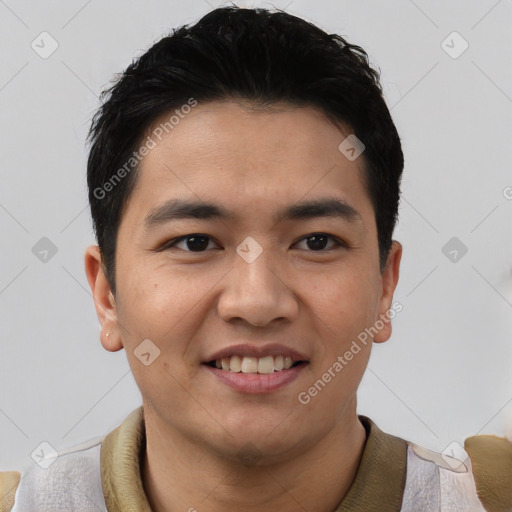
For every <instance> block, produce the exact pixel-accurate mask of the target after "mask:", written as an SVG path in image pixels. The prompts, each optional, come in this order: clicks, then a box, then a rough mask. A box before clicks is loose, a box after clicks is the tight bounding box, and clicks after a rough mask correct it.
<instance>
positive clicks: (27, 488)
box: [0, 438, 105, 512]
mask: <svg viewBox="0 0 512 512" xmlns="http://www.w3.org/2000/svg"><path fill="white" fill-rule="evenodd" d="M102 440H103V438H95V439H93V440H90V441H88V442H85V443H81V444H79V445H75V446H73V447H71V448H68V449H66V450H60V451H58V452H57V451H55V452H54V453H51V454H46V455H44V454H43V458H42V459H41V460H39V461H38V462H37V463H33V464H30V465H28V466H27V467H25V468H23V470H22V471H21V472H19V471H7V472H3V473H0V512H11V511H12V512H16V511H18V510H19V511H21V510H40V511H42V510H56V509H59V510H60V508H59V506H61V505H62V504H65V505H66V506H67V509H68V510H83V511H84V512H85V511H89V510H94V511H98V510H105V508H104V501H103V493H102V488H101V474H100V451H101V444H102ZM78 490H79V491H80V492H78ZM91 507H93V508H91Z"/></svg>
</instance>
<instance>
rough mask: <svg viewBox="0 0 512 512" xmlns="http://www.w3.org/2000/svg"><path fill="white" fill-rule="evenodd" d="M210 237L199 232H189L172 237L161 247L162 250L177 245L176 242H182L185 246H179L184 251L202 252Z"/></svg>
mask: <svg viewBox="0 0 512 512" xmlns="http://www.w3.org/2000/svg"><path fill="white" fill-rule="evenodd" d="M211 240H212V239H211V237H209V236H208V235H203V234H201V233H191V234H189V235H183V236H180V237H178V238H174V239H172V240H169V241H168V242H167V243H166V244H165V245H164V246H163V247H162V250H166V249H172V248H174V247H177V246H178V244H181V243H184V245H185V248H184V249H182V248H179V249H181V250H184V251H185V252H204V251H205V250H206V249H207V247H208V244H209V242H210V241H211Z"/></svg>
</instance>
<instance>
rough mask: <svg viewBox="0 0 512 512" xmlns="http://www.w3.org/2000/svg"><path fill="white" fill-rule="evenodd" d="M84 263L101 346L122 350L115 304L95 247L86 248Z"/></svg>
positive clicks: (98, 250)
mask: <svg viewBox="0 0 512 512" xmlns="http://www.w3.org/2000/svg"><path fill="white" fill-rule="evenodd" d="M84 262H85V273H86V274H87V280H88V281H89V286H90V287H91V292H92V296H93V299H94V306H95V307H96V314H97V315H98V320H99V321H100V324H101V332H100V340H101V344H102V345H103V347H104V348H105V350H108V351H109V352H117V351H118V350H121V349H122V348H123V343H122V340H121V334H120V332H119V328H118V321H117V308H116V302H115V299H114V295H113V294H112V290H111V289H110V284H109V282H108V279H107V276H106V273H105V267H104V264H103V258H102V255H101V251H100V248H99V247H98V246H97V245H91V246H89V247H87V249H86V251H85V261H84ZM107 334H108V336H107Z"/></svg>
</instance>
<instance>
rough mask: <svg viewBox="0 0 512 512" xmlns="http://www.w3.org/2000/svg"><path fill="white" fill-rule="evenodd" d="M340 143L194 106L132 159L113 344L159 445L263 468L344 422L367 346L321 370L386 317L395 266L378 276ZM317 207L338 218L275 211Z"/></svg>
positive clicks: (294, 126)
mask: <svg viewBox="0 0 512 512" xmlns="http://www.w3.org/2000/svg"><path fill="white" fill-rule="evenodd" d="M168 117H169V116H167V115H166V116H164V117H163V118H162V119H164V118H165V119H167V118H168ZM157 125H158V123H155V126H157ZM349 133H350V131H347V132H346V133H342V132H341V131H340V130H339V129H336V128H335V127H334V126H332V125H331V124H330V123H328V122H327V121H326V119H325V118H324V117H323V116H322V115H321V114H320V112H318V111H317V110H314V109H312V108H292V107H289V106H284V105H281V106H280V109H279V110H278V111H277V110H276V111H272V112H269V111H267V112H247V111H245V110H243V109H242V108H241V107H240V106H239V105H238V104H236V103H208V104H204V105H201V104H199V105H198V106H196V107H195V108H194V109H193V110H192V111H191V113H190V114H188V115H187V116H186V117H184V118H183V119H182V120H180V122H179V124H178V125H176V126H175V127H174V129H173V130H172V131H170V132H169V133H168V134H165V132H164V137H162V140H161V141H160V142H159V143H158V145H157V146H156V147H155V148H154V149H152V150H151V151H150V152H149V154H148V155H147V156H146V157H145V158H144V160H143V162H142V163H141V167H140V173H139V175H138V178H137V180H138V181H137V183H136V186H135V189H134V191H133V195H132V196H131V197H130V199H129V201H128V203H127V207H126V210H125V212H124V214H123V217H122V220H121V224H120V227H119V233H118V240H117V252H116V286H117V291H116V310H115V313H116V316H117V322H118V324H117V327H116V328H115V329H116V333H115V334H114V336H118V337H119V346H118V347H117V348H122V346H123V347H124V348H125V349H126V353H127V357H128V360H129V364H130V366H131V368H132V371H133V375H134V378H135V380H136V382H137V384H138V386H139V388H140V390H141V394H142V397H143V403H144V408H145V414H146V417H147V418H151V420H152V421H153V422H155V423H156V424H158V426H159V430H160V431H161V432H162V429H164V431H166V432H167V433H168V432H170V431H172V432H175V433H179V434H180V435H183V436H186V437H187V438H189V439H192V440H200V441H201V442H202V443H205V444H206V446H208V447H210V448H211V449H213V450H214V451H216V452H218V453H219V454H222V455H223V456H227V457H232V458H235V457H237V454H239V453H240V450H241V449H243V447H244V446H248V444H247V443H251V446H255V447H256V449H257V450H258V453H259V454H260V455H262V456H264V457H265V458H264V459H263V460H269V461H270V460H277V459H279V458H282V457H289V456H292V455H293V454H294V453H295V452H297V453H299V452H302V451H304V449H307V447H308V446H311V445H313V444H315V443H317V442H319V440H320V439H322V438H323V437H325V435H326V434H327V433H328V432H330V431H332V430H333V429H334V428H336V427H337V425H340V424H341V423H342V422H343V420H344V418H347V417H349V415H352V416H354V414H353V413H354V410H355V393H356V390H357V387H358V385H359V382H360V380H361V378H362V375H363V372H364V370H365V368H366V365H367V362H368V358H369V354H370V345H371V340H369V341H368V343H367V344H366V345H364V344H362V343H360V342H359V343H358V345H359V347H360V350H359V351H358V352H357V354H355V355H353V358H351V360H350V361H347V360H346V358H344V364H343V365H342V369H341V370H340V369H339V366H336V369H337V371H336V370H334V365H335V363H336V361H338V362H339V359H338V356H343V355H344V354H345V353H346V352H347V351H348V350H349V349H350V348H351V346H353V345H352V343H353V341H354V340H357V337H358V335H359V334H360V333H361V332H362V331H364V329H365V328H367V327H370V326H372V325H373V324H374V323H375V322H376V320H378V319H379V315H382V314H384V313H385V312H386V311H387V310H388V309H389V308H390V306H391V299H392V293H393V290H394V287H395V285H396V279H397V277H398V274H397V271H398V263H399V259H400V253H399V247H398V251H397V247H396V245H395V246H394V248H393V252H392V257H391V260H392V261H391V263H390V264H388V267H389V268H388V270H386V271H385V272H384V273H383V274H381V273H380V271H379V252H378V243H377V231H376V224H375V218H374V211H373V208H372V205H371V202H370V199H369V196H368V193H367V190H366V187H365V185H364V180H363V169H362V165H363V162H362V157H360V158H357V159H355V160H354V161H350V160H349V159H347V158H346V157H345V156H344V155H343V154H342V153H341V152H340V150H339V149H338V146H339V144H340V143H341V142H342V141H343V140H344V138H345V137H346V136H347V135H349ZM328 200H335V201H339V202H340V203H344V204H345V205H346V207H344V208H339V209H338V210H336V211H334V210H332V209H331V210H330V211H331V213H332V214H331V215H328V214H326V212H322V208H321V207H320V208H317V209H315V208H309V209H308V208H304V209H302V210H301V209H297V208H295V209H294V210H290V209H291V208H293V207H294V206H295V205H299V204H303V203H304V204H306V203H309V202H319V203H322V204H323V203H326V202H327V201H328ZM170 201H179V202H186V203H188V202H191V203H207V204H208V205H212V206H215V207H216V208H218V209H219V211H221V212H223V211H224V210H225V211H227V212H228V213H230V215H231V216H227V217H222V216H219V215H212V211H211V209H207V208H203V209H200V208H198V209H196V210H195V214H194V212H192V213H190V212H189V215H188V216H180V215H173V213H172V211H171V210H172V208H171V207H172V203H170ZM287 210H289V211H288V215H281V218H279V214H280V213H282V212H286V211H287ZM350 212H351V214H350ZM181 237H183V238H182V240H181V241H179V240H178V241H176V239H178V238H181ZM173 240H175V241H176V242H175V244H174V245H170V244H172V241H173ZM388 261H389V260H388ZM391 267H392V268H391ZM393 271H394V274H393ZM389 334H390V330H389V327H386V328H384V329H383V330H382V331H381V332H379V334H378V335H377V338H376V341H385V339H387V337H389ZM143 340H150V342H148V341H146V342H145V343H146V345H143V346H142V347H144V351H143V352H145V353H149V354H150V355H149V356H147V355H146V356H143V357H142V359H144V357H145V359H146V360H152V359H153V357H154V355H155V354H156V353H157V351H156V348H155V347H158V349H159V351H160V355H159V356H158V357H157V358H156V359H154V361H153V362H151V364H148V365H145V364H143V362H141V359H140V357H141V356H140V351H141V349H140V348H139V349H138V347H139V345H140V344H141V342H142V341H143ZM121 344H122V345H121ZM109 349H110V350H112V345H110V348H109ZM137 354H138V356H139V357H137ZM232 356H237V357H232ZM249 356H250V357H249ZM258 356H259V358H258ZM287 357H290V358H291V360H292V361H291V364H293V366H292V368H289V369H287V368H283V369H279V367H281V366H282V365H284V366H289V364H290V362H289V360H288V362H287V360H286V358H287ZM222 358H224V368H223V369H222V368H221V369H219V368H217V367H216V361H215V360H218V362H219V363H221V361H220V360H221V359H222ZM244 358H245V359H244ZM228 364H229V365H230V366H229V368H230V369H228ZM240 364H241V365H242V370H245V371H239V372H237V371H236V370H239V369H240ZM340 364H341V363H340ZM258 365H260V366H259V367H258ZM257 368H259V371H261V372H262V373H259V372H257ZM329 369H331V372H330V375H331V379H330V382H328V383H327V384H325V386H323V387H321V386H318V385H317V387H320V388H321V390H320V391H318V392H317V393H314V392H313V393H308V389H310V388H311V387H312V386H313V385H314V383H315V382H317V381H318V380H319V379H321V378H322V375H323V374H324V373H325V372H328V370H329ZM232 370H233V371H232ZM246 372H247V373H246ZM268 372H269V373H268ZM333 375H334V376H333ZM304 392H306V394H307V396H306V394H304ZM312 395H313V396H312ZM308 396H309V398H310V399H309V400H308V399H307V397H308ZM300 397H301V398H302V399H299V398H300ZM305 402H307V403H305ZM165 429H166V430H165Z"/></svg>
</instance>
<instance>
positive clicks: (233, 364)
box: [204, 355, 309, 374]
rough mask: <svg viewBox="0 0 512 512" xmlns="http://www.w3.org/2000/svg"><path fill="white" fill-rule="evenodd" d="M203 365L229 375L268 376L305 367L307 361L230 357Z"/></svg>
mask: <svg viewBox="0 0 512 512" xmlns="http://www.w3.org/2000/svg"><path fill="white" fill-rule="evenodd" d="M204 364H205V365H207V366H209V367H211V368H216V369H218V370H221V371H226V372H230V373H260V374H269V373H274V372H281V371H286V370H289V369H290V368H295V367H296V366H299V365H307V364H309V361H293V359H292V358H291V357H288V356H265V357H252V356H238V355H235V356H231V357H223V358H222V359H216V360H213V361H209V362H207V363H204Z"/></svg>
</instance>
